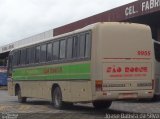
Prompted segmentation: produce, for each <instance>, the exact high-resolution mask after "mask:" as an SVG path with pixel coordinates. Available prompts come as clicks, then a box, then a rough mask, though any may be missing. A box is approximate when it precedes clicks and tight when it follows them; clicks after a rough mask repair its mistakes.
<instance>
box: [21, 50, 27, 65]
mask: <svg viewBox="0 0 160 119" xmlns="http://www.w3.org/2000/svg"><path fill="white" fill-rule="evenodd" d="M25 63H26V49H22V50H21V54H20V65H24V64H25Z"/></svg>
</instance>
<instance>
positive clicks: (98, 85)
mask: <svg viewBox="0 0 160 119" xmlns="http://www.w3.org/2000/svg"><path fill="white" fill-rule="evenodd" d="M95 83H96V84H95V86H96V91H102V84H103V81H102V80H96V82H95Z"/></svg>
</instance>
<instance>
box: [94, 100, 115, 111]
mask: <svg viewBox="0 0 160 119" xmlns="http://www.w3.org/2000/svg"><path fill="white" fill-rule="evenodd" d="M92 104H93V106H94V108H95V109H108V108H109V107H110V106H111V104H112V101H93V102H92Z"/></svg>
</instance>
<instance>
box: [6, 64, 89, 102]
mask: <svg viewBox="0 0 160 119" xmlns="http://www.w3.org/2000/svg"><path fill="white" fill-rule="evenodd" d="M90 66H91V64H90V61H83V62H78V63H72V64H71V63H66V64H56V65H55V64H54V65H48V66H38V67H28V68H17V69H14V73H13V87H10V88H9V90H14V89H15V86H16V84H18V85H19V86H20V88H21V91H22V96H23V97H35V98H44V99H48V100H51V92H52V86H53V85H54V84H58V85H59V86H60V88H61V91H62V96H63V101H67V102H81V101H84V102H87V101H91V100H92V93H91V81H90V77H91V72H90ZM13 94H15V92H12V95H13Z"/></svg>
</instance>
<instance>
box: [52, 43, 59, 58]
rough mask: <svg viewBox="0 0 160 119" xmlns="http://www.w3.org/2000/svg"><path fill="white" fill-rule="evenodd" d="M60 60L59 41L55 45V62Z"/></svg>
mask: <svg viewBox="0 0 160 119" xmlns="http://www.w3.org/2000/svg"><path fill="white" fill-rule="evenodd" d="M58 59H59V41H55V42H54V43H53V60H58Z"/></svg>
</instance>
